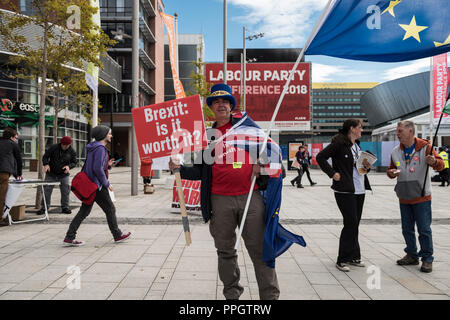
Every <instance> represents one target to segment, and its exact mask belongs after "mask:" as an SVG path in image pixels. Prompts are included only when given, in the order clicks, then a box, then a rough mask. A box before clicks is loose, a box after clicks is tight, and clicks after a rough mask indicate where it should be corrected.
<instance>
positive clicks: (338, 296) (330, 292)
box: [313, 284, 353, 300]
mask: <svg viewBox="0 0 450 320" xmlns="http://www.w3.org/2000/svg"><path fill="white" fill-rule="evenodd" d="M313 288H314V290H315V291H316V292H317V294H318V296H319V297H320V299H322V300H353V297H352V296H351V294H350V293H348V291H347V290H345V289H344V288H343V287H342V286H341V285H331V284H315V285H313Z"/></svg>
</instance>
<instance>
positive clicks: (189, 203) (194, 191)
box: [171, 180, 202, 213]
mask: <svg viewBox="0 0 450 320" xmlns="http://www.w3.org/2000/svg"><path fill="white" fill-rule="evenodd" d="M181 185H182V187H183V196H184V202H185V205H186V210H187V211H191V212H199V211H201V210H202V208H201V206H200V186H201V181H200V180H199V181H194V180H181ZM172 191H173V196H172V209H171V212H175V213H179V212H180V199H179V198H178V192H177V188H176V186H175V181H174V184H173V189H172Z"/></svg>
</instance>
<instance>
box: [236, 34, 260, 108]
mask: <svg viewBox="0 0 450 320" xmlns="http://www.w3.org/2000/svg"><path fill="white" fill-rule="evenodd" d="M262 37H264V33H263V32H260V33H258V34H254V35H251V36H248V37H246V36H245V27H243V55H244V57H243V59H242V60H243V66H242V68H241V69H242V71H243V74H241V78H242V87H243V92H242V111H245V93H246V91H247V90H245V89H246V88H245V86H246V85H245V80H246V79H245V78H246V77H245V74H246V73H247V72H246V64H247V50H246V48H245V40H249V41H251V40H253V39H258V38H262ZM252 61H256V60H253V59H252Z"/></svg>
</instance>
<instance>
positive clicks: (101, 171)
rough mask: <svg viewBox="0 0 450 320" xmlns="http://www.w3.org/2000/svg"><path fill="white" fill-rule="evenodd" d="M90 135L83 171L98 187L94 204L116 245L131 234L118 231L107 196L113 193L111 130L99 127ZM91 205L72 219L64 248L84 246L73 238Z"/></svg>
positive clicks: (84, 205)
mask: <svg viewBox="0 0 450 320" xmlns="http://www.w3.org/2000/svg"><path fill="white" fill-rule="evenodd" d="M91 135H92V137H93V138H94V139H95V141H93V142H91V143H89V144H88V145H87V146H86V151H87V156H86V162H85V165H84V167H83V171H84V172H85V173H86V174H87V176H88V177H89V179H91V181H92V182H94V183H95V184H97V186H98V190H97V194H96V196H95V200H94V202H96V203H97V204H98V205H99V206H100V208H102V210H103V212H105V215H106V219H107V221H108V226H109V230H110V231H111V233H112V235H113V238H114V241H115V242H116V243H118V242H121V241H123V240H125V239H128V238H129V237H130V235H131V233H130V232H127V233H122V231H120V229H119V226H118V225H117V218H116V208H115V206H114V204H113V202H112V200H111V197H110V195H109V191H113V188H112V186H111V184H110V183H109V181H108V170H109V169H110V168H111V166H112V164H113V160H109V156H108V151H107V150H106V144H107V143H108V142H111V138H112V134H111V129H110V128H109V127H107V126H103V125H99V126H96V127H95V128H93V129H92V131H91ZM108 190H109V191H108ZM93 205H94V204H91V205H88V204H85V203H83V204H82V205H81V208H80V211H78V213H77V215H76V216H75V217H74V218H73V220H72V222H71V223H70V226H69V230H67V234H66V238H65V239H64V242H63V244H64V245H65V246H82V245H83V244H84V242H83V241H77V240H75V237H76V234H77V230H78V228H79V227H80V225H81V223H82V222H83V220H84V219H86V217H87V216H88V215H89V213H90V212H91V210H92V206H93Z"/></svg>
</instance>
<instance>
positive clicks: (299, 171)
mask: <svg viewBox="0 0 450 320" xmlns="http://www.w3.org/2000/svg"><path fill="white" fill-rule="evenodd" d="M296 170H297V176H296V177H295V178H294V179H293V180H291V183H292V182H294V183H295V184H296V185H297V186H298V185H300V184H302V183H301V181H302V175H303V169H302V167H300V169H296Z"/></svg>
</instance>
